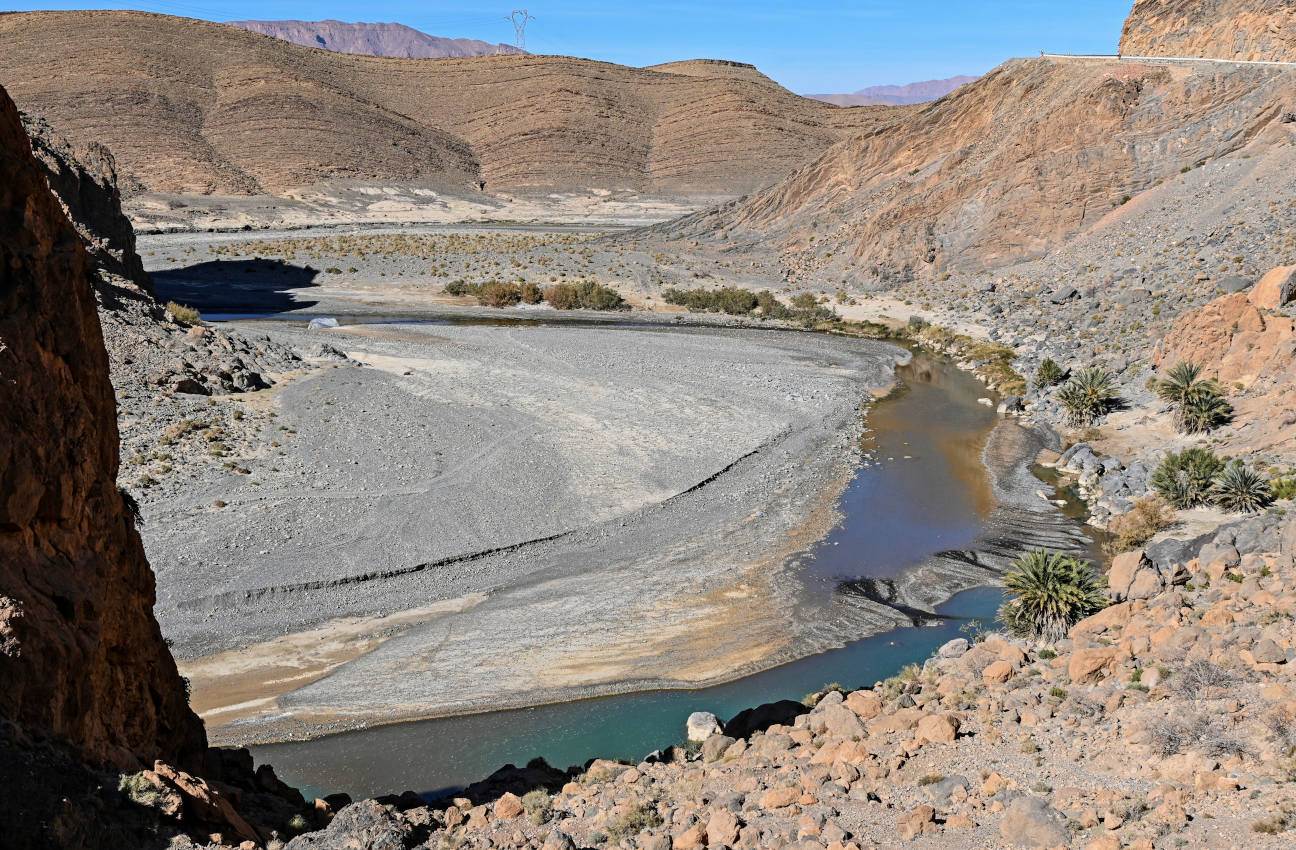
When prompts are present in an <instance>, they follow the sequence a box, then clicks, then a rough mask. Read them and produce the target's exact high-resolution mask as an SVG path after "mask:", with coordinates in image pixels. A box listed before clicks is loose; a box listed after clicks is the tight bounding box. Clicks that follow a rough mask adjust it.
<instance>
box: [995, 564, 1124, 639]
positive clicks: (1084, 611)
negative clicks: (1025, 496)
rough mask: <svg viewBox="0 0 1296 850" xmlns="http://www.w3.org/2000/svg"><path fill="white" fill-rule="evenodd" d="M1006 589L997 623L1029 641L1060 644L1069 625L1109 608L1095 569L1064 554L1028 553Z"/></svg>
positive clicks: (1008, 578)
mask: <svg viewBox="0 0 1296 850" xmlns="http://www.w3.org/2000/svg"><path fill="white" fill-rule="evenodd" d="M1004 585H1005V586H1006V587H1007V588H1008V592H1009V594H1011V598H1009V599H1008V600H1007V601H1006V602H1004V604H1003V607H1002V608H1000V609H999V618H1000V619H1001V620H1003V622H1004V625H1006V626H1007V627H1008V630H1009V631H1010V632H1012V634H1014V635H1015V636H1017V637H1021V638H1026V639H1028V640H1043V641H1048V642H1056V641H1059V640H1062V639H1063V638H1065V637H1066V633H1067V631H1068V630H1070V628H1071V626H1073V625H1075V624H1076V623H1077V622H1079V621H1080V620H1082V619H1084V618H1085V617H1088V616H1089V615H1090V614H1093V613H1094V612H1096V611H1101V610H1102V609H1103V608H1105V607H1107V604H1108V599H1107V594H1106V592H1105V583H1104V581H1103V579H1102V578H1101V577H1100V576H1098V575H1096V574H1095V573H1094V570H1093V565H1092V564H1090V563H1089V562H1088V561H1082V560H1080V559H1079V558H1075V557H1072V556H1071V555H1067V554H1065V553H1062V552H1049V551H1048V550H1045V549H1038V550H1035V551H1033V552H1027V553H1026V554H1024V555H1022V556H1021V557H1020V558H1018V559H1017V560H1016V561H1015V562H1013V565H1012V566H1011V567H1009V569H1008V572H1007V573H1006V574H1005V575H1004Z"/></svg>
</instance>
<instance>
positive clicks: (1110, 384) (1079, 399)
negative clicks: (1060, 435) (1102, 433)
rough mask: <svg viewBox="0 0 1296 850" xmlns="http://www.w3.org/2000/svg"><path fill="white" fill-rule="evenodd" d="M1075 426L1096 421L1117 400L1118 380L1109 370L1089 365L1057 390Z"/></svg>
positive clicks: (1058, 397)
mask: <svg viewBox="0 0 1296 850" xmlns="http://www.w3.org/2000/svg"><path fill="white" fill-rule="evenodd" d="M1057 400H1058V401H1060V402H1062V406H1063V407H1065V408H1066V410H1067V418H1068V420H1069V421H1070V423H1071V425H1072V426H1073V427H1077V428H1079V427H1082V426H1085V425H1092V424H1093V423H1094V422H1097V421H1098V420H1099V419H1100V418H1102V416H1103V415H1104V414H1106V413H1107V411H1108V410H1110V409H1111V407H1112V405H1113V404H1114V403H1115V401H1116V381H1115V379H1114V378H1113V377H1112V375H1111V373H1110V372H1107V371H1106V370H1104V369H1101V368H1099V367H1097V366H1089V367H1087V368H1084V369H1081V370H1080V371H1079V372H1077V373H1076V374H1075V375H1074V376H1073V377H1072V378H1071V380H1069V381H1067V382H1066V383H1065V384H1063V385H1062V388H1061V389H1059V390H1058V391H1057Z"/></svg>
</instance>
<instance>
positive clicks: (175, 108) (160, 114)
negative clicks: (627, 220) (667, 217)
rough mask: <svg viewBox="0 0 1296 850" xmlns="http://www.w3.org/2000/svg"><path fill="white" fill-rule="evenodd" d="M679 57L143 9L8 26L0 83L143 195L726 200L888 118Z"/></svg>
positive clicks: (26, 17)
mask: <svg viewBox="0 0 1296 850" xmlns="http://www.w3.org/2000/svg"><path fill="white" fill-rule="evenodd" d="M690 65H691V66H692V67H689V68H688V69H687V72H686V73H670V72H662V71H654V70H649V69H634V68H626V67H622V66H618V65H611V64H607V63H600V62H592V61H588V60H583V59H571V58H565V57H549V56H545V57H541V56H482V57H475V58H470V59H442V60H410V59H391V58H382V57H370V56H354V55H348V54H339V53H329V52H325V51H319V50H311V49H308V48H303V47H299V46H296V45H292V44H288V43H286V42H282V41H278V40H275V39H269V38H266V37H264V36H261V35H257V34H254V33H249V32H244V31H242V30H239V29H237V28H235V27H230V26H225V25H223V24H214V23H209V22H204V21H197V20H190V19H185V18H175V17H168V16H162V15H152V14H145V13H139V12H35V13H15V14H8V15H3V16H0V82H2V83H3V84H5V85H6V86H7V87H8V88H9V90H10V92H11V93H12V94H13V96H14V98H15V100H16V101H17V102H18V103H19V105H20V106H21V108H23V109H24V110H26V111H29V112H32V113H34V114H37V115H40V116H42V117H44V118H45V119H47V120H48V121H49V122H50V123H51V124H52V125H53V126H54V128H55V129H56V130H58V131H59V132H62V133H64V134H66V135H67V136H68V137H69V138H70V139H71V140H72V141H73V143H74V144H78V145H80V144H85V143H88V142H89V141H92V140H93V141H100V142H102V143H104V144H106V145H107V146H108V147H109V148H110V149H111V150H112V151H113V153H114V155H115V156H116V158H117V162H118V166H119V169H120V171H121V173H122V176H123V178H124V179H126V180H133V181H137V182H138V183H139V184H141V185H142V186H143V187H144V188H146V189H149V190H152V191H162V192H215V193H255V192H259V191H268V192H272V193H275V192H281V191H282V190H284V189H285V188H288V187H292V186H298V185H304V184H310V183H314V182H318V181H321V180H328V179H334V178H341V179H355V180H366V179H370V180H372V179H380V180H395V181H400V180H428V179H445V180H447V181H449V182H450V183H451V184H453V185H458V186H464V187H467V186H472V187H476V186H477V185H478V184H481V183H484V184H485V187H486V190H487V191H488V192H489V191H493V190H507V191H516V190H526V189H536V190H551V189H564V188H582V189H588V188H603V189H613V190H631V191H645V192H648V191H651V192H665V193H679V194H689V193H698V194H711V195H716V194H735V195H736V194H741V193H743V192H747V191H751V190H753V189H756V188H759V187H761V186H763V185H767V184H768V183H770V182H772V181H774V180H775V179H777V178H779V177H781V176H782V175H783V174H786V173H787V172H788V171H790V170H791V169H793V168H795V167H796V166H797V165H800V164H802V163H804V162H806V161H807V160H808V159H811V158H813V157H814V156H816V155H818V154H819V153H821V152H822V151H824V150H825V149H827V148H828V147H829V146H830V145H832V144H833V143H835V142H836V141H838V140H840V139H842V138H844V137H846V136H848V135H850V134H852V133H855V132H859V131H861V130H866V129H870V128H872V127H874V126H877V125H878V124H880V123H883V122H886V121H889V120H891V117H892V116H893V114H894V113H893V111H891V110H889V109H885V108H882V109H875V110H849V111H848V110H840V109H837V108H835V107H832V106H829V105H826V104H821V103H818V102H815V101H811V100H807V99H805V98H802V97H799V96H797V95H794V94H792V93H790V92H788V91H786V90H784V89H782V88H779V87H777V86H775V85H772V84H771V83H769V82H768V81H767V80H765V79H764V78H762V77H759V76H758V75H755V72H754V69H753V70H752V71H744V72H743V73H741V74H734V73H733V72H732V70H730V69H727V68H726V67H725V66H723V65H717V66H715V67H716V68H717V69H718V70H717V72H716V73H715V74H712V75H699V68H698V67H697V63H690Z"/></svg>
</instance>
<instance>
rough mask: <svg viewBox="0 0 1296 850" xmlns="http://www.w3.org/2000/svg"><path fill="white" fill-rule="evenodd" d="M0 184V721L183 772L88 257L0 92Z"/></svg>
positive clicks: (88, 750)
mask: <svg viewBox="0 0 1296 850" xmlns="http://www.w3.org/2000/svg"><path fill="white" fill-rule="evenodd" d="M0 175H2V179H0V433H2V434H4V439H3V440H2V441H0V682H3V683H4V685H3V687H0V720H2V721H8V722H9V723H12V724H14V726H15V727H16V728H17V729H18V730H20V731H22V732H23V733H24V734H27V735H34V736H38V737H48V738H49V739H51V740H53V741H57V742H62V743H65V744H66V745H68V746H70V747H72V748H74V749H75V751H76V752H79V753H80V754H81V755H82V756H83V757H84V758H85V759H86V760H87V761H88V762H90V763H100V764H103V763H111V764H116V765H119V766H121V767H127V768H133V767H136V766H137V765H140V764H151V762H152V760H153V759H158V758H161V759H166V760H168V761H170V762H172V763H176V764H188V763H192V762H193V761H194V760H196V759H197V758H198V757H199V756H200V755H201V753H202V751H203V749H204V747H205V743H206V742H205V737H204V733H203V727H202V723H201V721H200V720H199V719H198V718H197V716H196V715H194V713H193V712H192V711H191V710H190V709H189V706H188V703H187V699H186V694H185V685H184V682H183V681H182V680H181V678H180V676H179V674H178V673H177V671H176V666H175V662H174V661H173V660H172V657H171V653H170V651H169V650H168V649H167V647H166V644H165V643H164V642H163V639H162V634H161V632H160V630H159V628H158V625H157V621H156V620H155V619H154V618H153V612H152V609H153V601H154V581H153V573H152V572H151V571H150V569H149V565H148V561H147V560H146V559H145V556H144V549H143V546H142V544H141V543H140V537H139V534H138V533H137V532H136V530H135V526H134V511H133V506H132V505H131V504H130V503H129V502H128V501H127V499H126V498H125V497H124V496H123V495H122V494H121V493H120V492H119V491H118V490H117V487H116V485H115V483H114V482H115V480H116V475H117V464H118V454H117V427H116V413H115V404H114V400H113V392H112V387H111V385H110V384H109V380H108V358H107V356H106V354H105V352H104V347H103V339H102V336H101V331H100V327H99V320H98V317H97V316H96V312H95V299H94V294H93V292H92V289H91V266H90V262H89V260H88V258H87V256H86V252H85V249H84V248H83V247H82V244H81V239H80V238H79V236H78V234H77V232H76V230H74V229H73V227H72V226H71V225H70V224H69V223H68V220H67V218H66V217H65V216H64V214H63V212H62V211H61V210H60V209H59V206H58V204H57V203H56V201H55V200H54V198H53V197H52V196H51V194H50V192H49V189H48V188H47V186H46V182H45V176H44V175H43V174H42V171H41V169H40V167H39V166H38V164H37V162H36V160H35V158H34V157H33V155H32V152H31V148H30V145H29V143H28V140H27V136H26V134H25V133H24V132H23V128H22V125H21V123H20V122H19V118H18V114H17V110H16V108H15V107H14V104H13V102H12V101H10V99H9V97H8V95H7V93H5V92H3V90H0Z"/></svg>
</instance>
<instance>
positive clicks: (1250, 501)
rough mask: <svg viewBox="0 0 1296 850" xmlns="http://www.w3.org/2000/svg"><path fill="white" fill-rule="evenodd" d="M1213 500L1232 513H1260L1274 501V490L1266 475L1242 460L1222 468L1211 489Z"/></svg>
mask: <svg viewBox="0 0 1296 850" xmlns="http://www.w3.org/2000/svg"><path fill="white" fill-rule="evenodd" d="M1210 496H1211V500H1212V501H1213V502H1215V504H1216V505H1218V506H1219V507H1221V508H1223V509H1224V510H1226V511H1229V512H1231V513H1243V514H1254V513H1258V512H1259V511H1260V509H1261V508H1264V507H1265V506H1266V505H1268V504H1269V503H1270V502H1272V501H1273V491H1272V490H1271V489H1270V487H1269V482H1268V481H1266V480H1265V479H1264V477H1263V476H1262V475H1261V474H1260V473H1258V472H1256V471H1255V470H1254V469H1251V468H1250V467H1248V466H1247V465H1246V464H1244V463H1242V461H1240V460H1235V461H1233V462H1232V463H1230V464H1229V465H1228V466H1226V467H1224V468H1223V469H1222V470H1220V472H1219V474H1218V475H1216V476H1215V480H1214V482H1213V483H1212V484H1211V489H1210Z"/></svg>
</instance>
